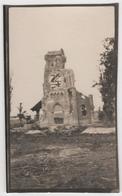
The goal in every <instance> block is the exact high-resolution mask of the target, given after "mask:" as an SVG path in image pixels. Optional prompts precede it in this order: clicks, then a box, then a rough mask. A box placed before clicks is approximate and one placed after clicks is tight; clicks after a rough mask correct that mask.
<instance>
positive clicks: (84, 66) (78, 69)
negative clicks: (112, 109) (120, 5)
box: [9, 6, 114, 115]
mask: <svg viewBox="0 0 122 196" xmlns="http://www.w3.org/2000/svg"><path fill="white" fill-rule="evenodd" d="M113 36H114V7H112V6H109V7H108V6H106V7H33V8H32V7H31V8H29V7H25V8H22V7H21V8H10V9H9V49H10V73H11V74H12V85H13V88H14V90H13V95H12V112H11V114H12V115H16V114H17V112H18V110H17V107H18V105H19V103H20V102H22V103H23V107H24V110H26V111H27V112H28V114H29V113H32V112H31V111H30V108H31V107H33V106H34V105H35V104H36V103H37V102H38V101H39V100H40V99H41V98H42V97H43V88H42V85H43V79H44V67H45V60H44V55H45V54H46V53H47V52H48V51H52V50H60V49H61V48H63V49H64V53H65V55H66V57H67V62H66V65H65V67H66V68H67V69H68V68H70V69H73V70H74V74H75V80H76V81H75V86H76V89H77V90H78V91H80V92H82V93H84V94H85V95H89V94H93V96H94V105H95V108H96V109H98V107H99V106H101V104H102V103H101V96H100V93H99V91H98V89H97V88H92V84H93V83H94V81H98V80H99V58H100V56H99V55H100V53H101V51H102V50H103V47H102V45H103V40H104V39H105V38H106V37H113Z"/></svg>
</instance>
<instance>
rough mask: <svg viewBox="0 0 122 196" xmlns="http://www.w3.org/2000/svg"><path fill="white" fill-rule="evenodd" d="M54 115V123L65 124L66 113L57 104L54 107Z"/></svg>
mask: <svg viewBox="0 0 122 196" xmlns="http://www.w3.org/2000/svg"><path fill="white" fill-rule="evenodd" d="M53 113H54V123H55V124H63V123H64V112H63V108H62V106H61V105H60V104H58V103H57V104H55V105H54V109H53Z"/></svg>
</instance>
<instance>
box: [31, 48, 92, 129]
mask: <svg viewBox="0 0 122 196" xmlns="http://www.w3.org/2000/svg"><path fill="white" fill-rule="evenodd" d="M45 61H46V64H45V70H44V83H43V98H42V100H41V101H40V102H39V103H38V104H36V105H35V106H34V107H33V108H32V110H33V111H36V112H37V115H38V116H39V110H40V109H41V110H42V115H41V116H40V117H39V121H40V126H41V127H50V126H62V125H64V126H80V125H85V124H88V123H91V121H92V118H93V112H94V104H93V96H92V95H89V96H85V95H83V94H82V93H81V92H78V91H77V90H76V87H75V76H74V72H73V70H71V69H66V68H65V63H66V56H65V54H64V51H63V49H61V50H59V51H50V52H48V53H47V54H46V55H45Z"/></svg>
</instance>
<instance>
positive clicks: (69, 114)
mask: <svg viewBox="0 0 122 196" xmlns="http://www.w3.org/2000/svg"><path fill="white" fill-rule="evenodd" d="M117 56H118V4H98V5H97V4H87V5H83V4H82V5H43V6H42V5H33V6H32V5H31V6H29V5H19V6H12V5H5V6H4V57H5V58H4V61H5V99H6V100H5V109H6V176H7V181H6V184H7V192H103V193H108V192H110V193H111V192H119V178H118V147H117V59H118V58H117Z"/></svg>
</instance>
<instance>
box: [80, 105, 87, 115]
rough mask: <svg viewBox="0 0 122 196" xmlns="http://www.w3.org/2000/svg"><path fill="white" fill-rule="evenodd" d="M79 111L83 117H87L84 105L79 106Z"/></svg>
mask: <svg viewBox="0 0 122 196" xmlns="http://www.w3.org/2000/svg"><path fill="white" fill-rule="evenodd" d="M81 111H82V115H83V116H86V115H87V109H86V106H85V105H84V104H82V105H81Z"/></svg>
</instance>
